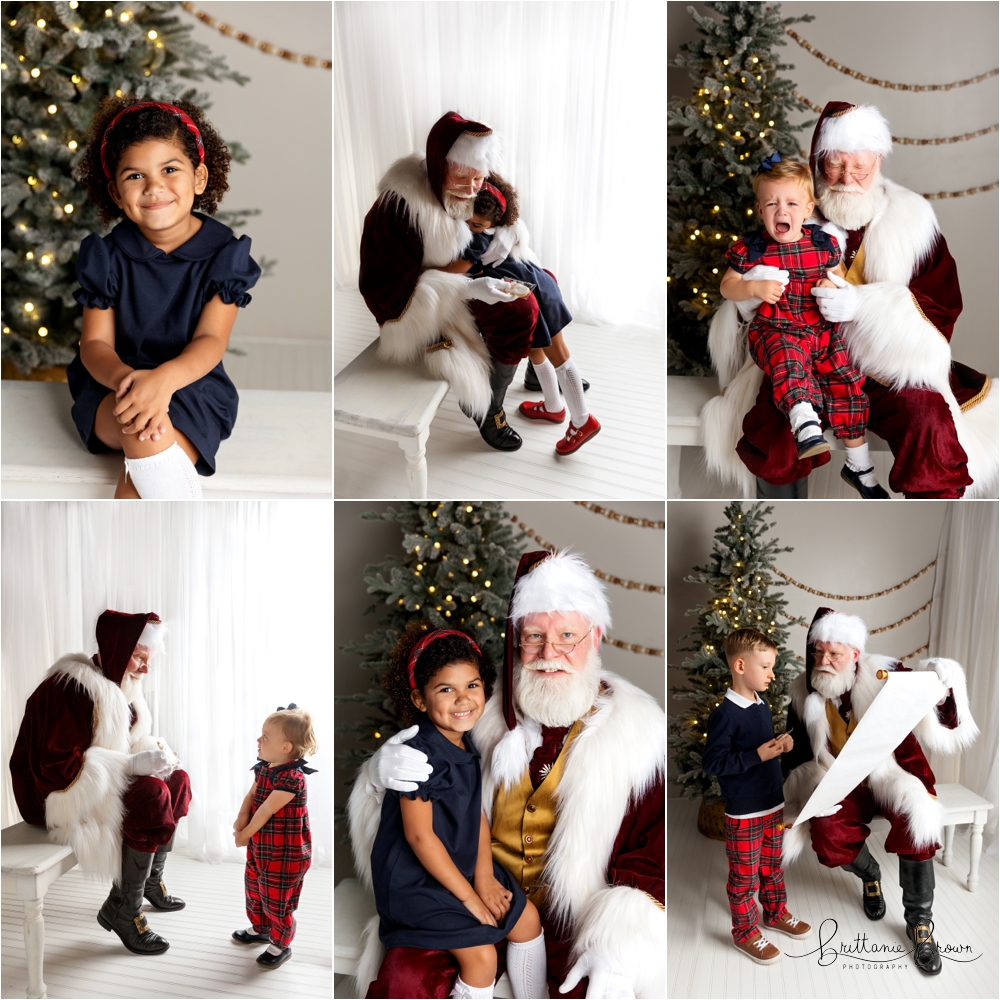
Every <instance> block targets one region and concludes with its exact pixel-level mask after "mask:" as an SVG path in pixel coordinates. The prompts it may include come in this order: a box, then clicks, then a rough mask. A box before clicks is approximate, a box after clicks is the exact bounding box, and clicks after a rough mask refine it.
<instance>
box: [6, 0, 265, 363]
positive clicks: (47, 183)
mask: <svg viewBox="0 0 1000 1000" xmlns="http://www.w3.org/2000/svg"><path fill="white" fill-rule="evenodd" d="M175 7H177V4H176V3H78V2H76V0H71V2H69V3H4V4H2V11H3V26H2V28H3V57H2V64H0V74H2V81H3V116H4V120H3V141H2V145H3V258H2V259H3V337H2V338H0V345H2V355H3V358H4V359H5V361H8V360H9V361H12V362H13V363H14V364H16V366H17V367H18V368H19V369H20V370H21V371H22V372H29V371H31V370H32V369H34V368H36V367H39V366H46V365H60V364H66V363H67V362H69V361H71V360H72V358H73V354H74V352H75V348H76V345H77V342H78V340H79V336H80V330H81V328H82V322H83V320H82V309H81V307H80V306H79V305H78V304H77V302H76V300H75V299H74V298H73V295H72V292H73V289H74V288H75V287H76V277H75V263H76V255H77V251H78V249H79V246H80V241H81V240H82V239H83V238H84V237H85V236H87V235H88V234H89V233H91V232H100V231H102V230H103V226H102V225H101V223H100V221H99V220H98V217H97V211H96V209H95V208H94V207H92V206H91V205H90V204H88V202H87V200H86V195H85V189H84V188H83V186H82V185H81V184H80V183H79V182H78V181H77V180H76V179H75V178H74V176H73V171H74V168H75V167H76V164H77V163H78V162H79V160H80V158H81V156H82V155H83V152H84V149H83V146H82V145H81V143H82V141H83V135H84V132H85V130H86V128H87V125H88V124H89V122H90V119H91V118H92V116H93V114H94V112H95V111H96V110H97V106H98V104H99V103H100V101H101V99H102V98H104V97H105V96H107V95H109V94H117V95H123V94H126V95H134V96H136V97H139V98H145V99H148V100H153V101H172V100H177V99H184V100H190V101H194V102H195V103H197V104H199V105H201V106H202V107H207V106H208V104H207V95H205V94H201V93H198V91H197V90H196V89H195V88H193V87H191V83H192V82H194V81H199V80H204V79H206V78H207V79H211V80H216V81H221V80H232V81H234V82H235V83H239V84H243V83H245V82H246V79H247V78H246V77H243V76H240V75H239V74H238V73H235V72H233V71H232V70H230V69H229V68H228V66H227V65H226V61H225V59H223V58H222V57H219V56H213V55H212V53H211V51H210V49H209V48H208V47H207V46H205V45H202V44H200V43H198V42H195V41H193V40H192V39H191V37H190V33H191V30H192V26H191V25H188V24H182V23H181V21H180V20H179V19H178V18H177V17H175V16H173V13H172V11H173V8H175ZM228 146H229V150H230V152H231V153H232V154H233V159H235V160H237V161H238V162H244V161H245V160H246V159H247V153H246V151H245V150H243V149H242V148H241V147H240V146H239V144H237V143H233V142H229V143H228ZM246 214H253V213H248V212H242V213H235V215H236V216H237V218H235V219H234V218H233V217H232V215H233V213H230V215H229V217H227V218H226V219H225V221H226V222H227V223H228V224H229V225H233V224H234V222H238V217H239V216H244V215H246ZM221 217H222V213H219V215H218V216H217V218H221Z"/></svg>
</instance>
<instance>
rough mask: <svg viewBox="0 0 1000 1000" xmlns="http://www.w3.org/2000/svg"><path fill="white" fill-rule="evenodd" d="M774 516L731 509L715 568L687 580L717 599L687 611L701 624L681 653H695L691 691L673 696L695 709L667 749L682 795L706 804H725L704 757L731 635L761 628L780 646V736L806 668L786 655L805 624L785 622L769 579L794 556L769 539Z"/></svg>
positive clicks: (675, 727) (675, 723) (689, 664)
mask: <svg viewBox="0 0 1000 1000" xmlns="http://www.w3.org/2000/svg"><path fill="white" fill-rule="evenodd" d="M773 509H774V508H772V507H764V508H763V509H761V505H760V504H759V503H755V504H751V505H750V506H749V507H747V508H746V509H744V505H743V503H742V502H741V501H739V500H735V501H733V502H732V503H731V504H729V505H728V506H727V507H726V518H727V523H726V524H724V525H722V526H721V527H719V528H716V530H715V544H714V545H713V546H712V559H711V562H710V563H709V565H707V566H696V567H695V570H694V572H693V573H692V574H691V575H690V576H687V577H685V578H684V579H685V581H686V582H687V583H703V584H705V585H706V586H707V587H709V588H711V590H712V595H713V596H712V598H711V600H709V601H707V602H706V603H705V604H701V605H699V606H698V607H696V608H692V609H691V610H689V611H688V612H686V614H688V615H697V616H698V623H697V624H696V625H695V626H694V627H693V628H692V629H691V631H690V632H689V633H688V635H687V637H686V640H685V641H686V642H687V645H684V646H680V647H679V648H680V649H682V650H685V651H690V652H691V654H692V655H691V656H689V657H688V658H687V659H686V660H685V661H684V662H683V663H682V664H681V669H683V670H684V672H685V673H686V674H687V676H688V686H687V687H683V688H680V687H674V688H671V693H672V695H673V698H674V700H676V701H683V702H688V704H689V707H688V708H687V709H686V710H685V711H684V712H682V713H681V714H680V715H676V716H673V717H671V718H670V720H669V726H670V736H669V737H668V742H669V744H670V746H671V747H673V752H672V756H673V761H674V764H675V765H676V768H677V775H676V777H675V778H674V779H673V780H674V781H676V782H677V784H679V785H680V786H681V787H682V788H683V794H684V795H686V796H688V797H689V798H695V799H696V798H704V800H705V802H706V803H712V802H717V801H719V800H720V799H721V793H720V790H719V783H718V781H717V780H716V778H715V777H713V776H710V775H707V774H705V772H704V771H703V770H702V768H701V753H702V748H703V747H704V745H705V737H706V735H707V732H708V716H709V714H710V713H711V712H712V711H713V710H714V709H715V708H716V707H717V706H718V705H719V704H720V703H721V702H722V699H723V698H724V697H725V696H726V690H727V689H728V687H729V683H730V673H729V665H728V663H727V662H726V654H725V644H726V636H728V635H729V633H730V632H734V631H735V630H736V629H738V628H756V629H759V630H760V631H761V632H764V633H766V634H767V635H768V636H770V638H771V639H773V640H774V644H775V645H776V646H777V647H778V654H777V659H776V662H775V664H774V680H773V681H772V682H771V684H770V686H769V687H768V689H767V693H766V694H765V696H764V697H765V698H766V699H767V702H768V704H769V705H770V707H771V716H772V718H773V720H774V729H775V732H776V733H782V732H784V729H785V716H786V711H787V708H788V687H789V685H790V684H791V682H792V680H793V679H794V678H795V677H796V675H797V674H799V673H801V671H802V668H803V664H802V661H801V660H800V659H799V658H798V657H797V656H796V655H795V654H794V653H793V652H792V651H791V650H789V649H788V648H786V647H787V644H788V632H789V627H790V626H791V625H795V624H798V623H800V622H801V619H789V618H787V616H784V611H785V605H786V603H787V602H786V601H785V599H784V597H783V596H782V595H781V593H780V592H778V591H777V590H776V589H775V588H778V587H783V586H786V584H785V583H784V582H783V581H781V580H780V579H777V578H776V577H774V576H773V575H772V574H771V572H770V570H772V569H773V568H774V559H775V556H777V555H778V553H779V552H791V551H792V550H791V549H790V548H788V547H787V546H785V547H782V546H779V544H778V542H777V540H776V539H774V538H768V537H767V533H768V532H769V531H770V530H771V528H773V527H774V524H773V523H771V524H769V523H768V522H767V520H766V518H767V515H768V514H770V513H771V512H772V510H773Z"/></svg>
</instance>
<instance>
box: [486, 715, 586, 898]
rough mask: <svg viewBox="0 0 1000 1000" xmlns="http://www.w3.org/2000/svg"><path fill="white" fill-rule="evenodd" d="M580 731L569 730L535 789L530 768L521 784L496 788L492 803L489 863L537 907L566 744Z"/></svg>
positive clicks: (580, 727) (576, 726)
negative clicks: (498, 867)
mask: <svg viewBox="0 0 1000 1000" xmlns="http://www.w3.org/2000/svg"><path fill="white" fill-rule="evenodd" d="M582 731H583V720H582V719H581V720H579V721H578V722H576V723H575V724H574V725H573V728H572V729H570V731H569V733H568V735H567V736H566V741H565V742H564V743H563V746H562V749H561V750H560V751H559V756H558V757H556V759H555V761H554V763H553V764H552V767H551V768H550V770H549V773H548V774H547V775H545V777H544V778H543V779H542V782H541V784H540V785H539V786H538V788H537V789H534V788H532V787H531V773H530V768H528V767H526V768H525V769H524V773H523V774H522V775H521V781H520V782H519V783H518V784H517V785H513V786H512V787H509V788H503V787H501V788H499V789H498V790H497V793H496V797H495V799H494V800H493V822H492V823H491V825H490V832H491V834H492V840H493V860H494V861H499V862H500V864H502V865H503V866H504V868H506V869H507V871H509V872H510V873H511V875H513V876H514V878H515V879H517V882H518V884H519V885H520V886H521V888H522V889H523V890H524V892H525V894H526V895H527V897H528V899H530V900H531V901H532V902H533V903H535V904H536V905H538V903H539V902H540V900H541V897H542V895H543V894H544V891H545V884H544V883H543V882H541V881H540V878H541V874H542V870H543V869H544V867H545V860H544V855H545V849H546V848H547V847H548V845H549V838H550V837H551V836H552V831H553V829H554V828H555V824H556V805H555V791H556V788H557V787H558V785H559V781H560V779H561V778H562V773H563V768H564V767H565V766H566V756H567V754H568V752H569V747H570V744H571V743H572V742H573V740H575V739H576V738H577V736H579V735H580V733H581V732H582Z"/></svg>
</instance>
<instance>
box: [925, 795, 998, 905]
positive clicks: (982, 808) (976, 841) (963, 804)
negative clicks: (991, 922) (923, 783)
mask: <svg viewBox="0 0 1000 1000" xmlns="http://www.w3.org/2000/svg"><path fill="white" fill-rule="evenodd" d="M936 791H937V797H938V802H939V803H940V804H941V807H942V808H943V809H944V813H945V821H944V848H943V850H942V851H941V855H940V858H941V864H943V865H946V866H947V865H950V864H951V860H952V857H953V854H952V844H953V843H954V840H955V827H956V826H957V825H958V824H959V823H970V824H971V826H970V828H969V877H968V878H967V879H966V883H965V884H966V885H967V886H968V889H969V892H975V891H976V887H977V886H978V885H979V859H980V857H981V856H982V853H983V827H984V826H985V825H986V818H987V814H988V813H989V811H990V810H991V809H992V808H993V803H992V802H989V801H987V800H986V799H984V798H982V797H981V796H979V795H976V793H975V792H970V791H969V789H968V788H966V787H965V786H964V785H938V786H937V787H936Z"/></svg>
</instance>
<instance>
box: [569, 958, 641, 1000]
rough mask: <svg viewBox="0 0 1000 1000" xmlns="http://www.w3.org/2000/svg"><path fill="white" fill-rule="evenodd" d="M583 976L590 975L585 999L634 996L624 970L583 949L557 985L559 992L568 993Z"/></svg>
mask: <svg viewBox="0 0 1000 1000" xmlns="http://www.w3.org/2000/svg"><path fill="white" fill-rule="evenodd" d="M584 976H589V977H590V979H589V982H588V983H587V1000H632V998H634V997H635V991H634V990H633V989H632V980H631V979H630V978H629V977H628V976H627V975H626V974H625V971H624V970H623V969H622V968H621V967H620V966H618V965H615V964H614V963H613V962H608V961H607V960H606V959H604V958H601V957H600V956H599V955H596V954H594V952H593V951H585V952H584V953H583V954H582V955H581V956H580V957H579V958H578V959H577V960H576V963H575V964H574V966H573V968H572V969H570V970H569V975H567V976H566V979H565V980H564V981H563V984H562V986H560V987H559V992H560V993H568V992H569V991H570V990H571V989H573V987H574V986H576V984H577V983H578V982H580V980H581V979H583V977H584Z"/></svg>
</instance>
